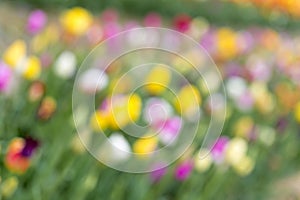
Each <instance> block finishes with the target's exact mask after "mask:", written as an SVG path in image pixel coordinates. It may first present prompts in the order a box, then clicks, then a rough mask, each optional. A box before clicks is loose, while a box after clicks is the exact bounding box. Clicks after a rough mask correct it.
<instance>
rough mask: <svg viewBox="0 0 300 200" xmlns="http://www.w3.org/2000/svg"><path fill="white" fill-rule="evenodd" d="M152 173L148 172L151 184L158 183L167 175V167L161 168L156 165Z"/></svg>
mask: <svg viewBox="0 0 300 200" xmlns="http://www.w3.org/2000/svg"><path fill="white" fill-rule="evenodd" d="M154 169H155V170H154V171H151V172H150V179H151V181H152V182H153V183H157V182H159V181H160V180H161V179H162V177H163V176H164V175H165V174H166V173H167V170H168V169H167V167H162V166H161V165H156V166H155V167H154Z"/></svg>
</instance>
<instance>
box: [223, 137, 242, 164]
mask: <svg viewBox="0 0 300 200" xmlns="http://www.w3.org/2000/svg"><path fill="white" fill-rule="evenodd" d="M247 150H248V144H247V142H246V141H245V140H244V139H242V138H239V137H236V138H233V139H232V140H230V141H229V143H228V145H227V148H226V153H225V159H226V161H227V162H228V163H229V164H231V165H232V166H235V165H236V164H238V163H240V162H241V161H242V159H243V158H244V157H245V156H246V153H247Z"/></svg>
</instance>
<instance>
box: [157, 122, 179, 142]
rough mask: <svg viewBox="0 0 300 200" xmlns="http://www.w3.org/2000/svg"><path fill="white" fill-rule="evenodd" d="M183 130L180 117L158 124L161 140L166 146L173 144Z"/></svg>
mask: <svg viewBox="0 0 300 200" xmlns="http://www.w3.org/2000/svg"><path fill="white" fill-rule="evenodd" d="M180 129H181V119H180V117H172V118H169V119H167V120H166V121H161V122H159V123H158V124H157V130H159V135H158V136H159V138H160V140H161V141H162V142H163V143H164V144H166V145H167V144H172V143H173V142H175V141H176V139H177V138H178V135H179V133H180Z"/></svg>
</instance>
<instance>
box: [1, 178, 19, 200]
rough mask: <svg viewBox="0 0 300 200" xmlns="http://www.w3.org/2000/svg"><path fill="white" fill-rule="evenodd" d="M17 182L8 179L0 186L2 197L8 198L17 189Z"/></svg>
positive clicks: (15, 179)
mask: <svg viewBox="0 0 300 200" xmlns="http://www.w3.org/2000/svg"><path fill="white" fill-rule="evenodd" d="M18 184H19V181H18V179H17V178H16V177H14V176H13V177H9V178H7V179H6V180H4V181H3V183H2V184H1V193H2V195H3V197H5V198H9V197H10V196H11V195H13V193H14V192H15V190H16V189H17V187H18Z"/></svg>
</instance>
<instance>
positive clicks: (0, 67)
mask: <svg viewBox="0 0 300 200" xmlns="http://www.w3.org/2000/svg"><path fill="white" fill-rule="evenodd" d="M11 79H12V72H11V70H10V68H9V67H8V66H7V65H5V64H4V63H2V62H0V92H3V91H6V90H7V89H8V88H9V85H10V82H11Z"/></svg>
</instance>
